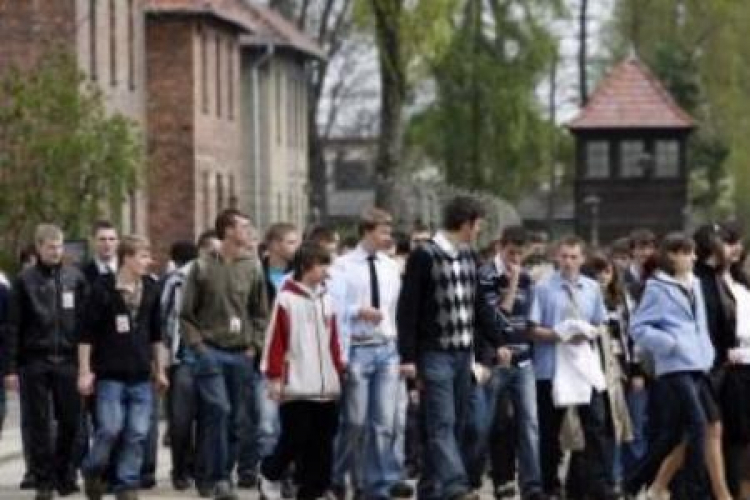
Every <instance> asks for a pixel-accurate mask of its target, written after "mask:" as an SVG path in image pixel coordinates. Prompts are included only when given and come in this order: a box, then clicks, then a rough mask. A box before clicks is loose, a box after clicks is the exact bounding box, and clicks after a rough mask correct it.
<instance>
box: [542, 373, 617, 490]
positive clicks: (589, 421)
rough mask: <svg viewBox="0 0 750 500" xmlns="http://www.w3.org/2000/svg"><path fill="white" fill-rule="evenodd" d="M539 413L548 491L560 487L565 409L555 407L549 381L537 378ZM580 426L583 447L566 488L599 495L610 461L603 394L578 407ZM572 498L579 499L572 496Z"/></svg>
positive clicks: (595, 395)
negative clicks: (559, 473)
mask: <svg viewBox="0 0 750 500" xmlns="http://www.w3.org/2000/svg"><path fill="white" fill-rule="evenodd" d="M537 401H538V405H537V406H538V408H537V409H538V412H539V445H540V451H541V453H540V457H541V466H542V467H541V468H542V484H543V485H544V491H545V492H546V493H547V494H551V493H553V492H557V491H559V490H560V479H559V477H558V470H559V467H560V460H561V458H562V452H561V449H560V428H561V427H562V422H563V417H564V416H565V411H566V408H557V407H556V406H555V405H554V402H553V400H552V382H551V381H549V380H538V381H537ZM577 409H578V415H579V417H580V419H581V426H582V427H583V433H584V438H585V441H586V447H585V449H584V451H583V452H582V453H581V454H580V455H579V458H577V459H576V462H575V466H574V467H572V470H570V471H569V477H570V479H571V480H570V481H568V484H567V485H566V487H568V488H572V489H573V490H575V492H576V493H577V494H581V495H586V494H587V495H589V496H590V497H592V498H595V499H596V498H602V497H603V496H604V494H605V493H606V492H607V490H608V489H609V486H608V481H609V471H610V470H611V464H610V459H609V454H608V453H607V450H606V413H605V402H604V394H603V393H596V392H592V397H591V403H590V404H588V405H580V406H578V407H577ZM572 498H579V497H578V496H573V497H572Z"/></svg>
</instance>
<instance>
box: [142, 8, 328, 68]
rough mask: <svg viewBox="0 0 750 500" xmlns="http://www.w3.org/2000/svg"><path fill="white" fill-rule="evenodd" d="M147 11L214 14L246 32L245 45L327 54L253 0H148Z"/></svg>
mask: <svg viewBox="0 0 750 500" xmlns="http://www.w3.org/2000/svg"><path fill="white" fill-rule="evenodd" d="M146 11H147V12H148V13H150V14H181V15H204V16H211V17H215V18H217V19H220V20H222V21H224V22H227V23H230V24H233V25H235V26H236V27H238V28H239V29H240V30H242V31H244V32H245V34H243V35H241V36H240V43H241V44H242V45H267V44H273V45H276V46H281V47H287V48H290V49H292V50H296V51H299V52H301V53H304V54H307V55H309V56H312V57H316V58H319V59H325V57H326V55H325V52H324V51H323V48H322V47H321V46H320V45H318V43H317V42H315V40H313V39H312V38H311V37H309V36H308V35H307V34H306V33H304V32H303V31H301V30H300V29H298V28H297V27H296V26H295V25H294V24H292V23H290V22H289V21H287V20H286V19H284V17H283V16H281V15H280V14H279V13H277V12H275V11H274V10H272V9H269V8H267V7H263V6H260V5H255V4H253V3H251V1H250V0H147V1H146Z"/></svg>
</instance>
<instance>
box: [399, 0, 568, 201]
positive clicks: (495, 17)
mask: <svg viewBox="0 0 750 500" xmlns="http://www.w3.org/2000/svg"><path fill="white" fill-rule="evenodd" d="M560 14H561V11H560V6H559V5H558V4H557V3H556V2H549V1H541V0H492V1H490V2H483V1H481V0H467V1H466V2H464V5H463V9H462V12H461V15H460V22H459V25H458V27H457V29H456V32H455V34H454V36H453V38H452V40H451V43H450V45H449V47H448V49H447V50H446V51H445V53H444V55H443V56H442V57H441V58H439V59H437V60H436V61H435V63H434V65H433V67H432V69H433V77H434V80H435V84H436V85H435V86H436V99H435V101H434V103H433V104H432V105H431V106H429V107H428V108H427V109H426V110H424V111H423V112H422V113H420V114H419V115H417V116H416V117H414V119H413V120H412V122H411V124H410V130H409V135H408V137H409V144H410V146H411V147H416V148H419V149H421V150H422V151H424V153H425V154H426V155H427V156H428V157H430V158H432V159H433V160H434V161H436V162H437V163H438V164H440V165H441V166H442V167H443V171H444V173H445V177H446V180H447V181H448V182H450V183H451V184H455V185H457V186H461V187H465V188H469V189H479V190H484V191H488V192H492V193H495V194H498V195H501V196H504V197H506V198H508V199H510V200H517V199H518V198H519V197H520V196H521V194H523V193H524V192H526V191H527V190H528V189H529V188H530V187H533V186H534V185H536V184H538V183H539V181H540V179H541V178H542V177H543V176H544V175H545V174H544V172H546V171H547V170H548V169H549V162H550V158H549V153H548V150H549V142H550V138H551V137H555V136H558V135H559V131H557V129H556V128H555V127H554V125H552V124H550V123H549V121H548V120H547V119H546V118H545V116H544V113H543V112H542V107H541V105H540V103H539V100H538V97H537V95H536V89H537V87H538V84H539V83H540V82H541V81H543V80H544V79H545V78H547V76H548V74H549V71H550V67H551V66H552V65H553V62H554V60H555V57H556V47H557V41H556V40H555V39H554V37H553V36H552V35H551V33H550V32H549V29H548V23H547V21H548V20H549V18H550V17H554V16H558V15H560ZM550 129H552V130H550ZM556 138H558V137H556ZM558 139H559V138H558Z"/></svg>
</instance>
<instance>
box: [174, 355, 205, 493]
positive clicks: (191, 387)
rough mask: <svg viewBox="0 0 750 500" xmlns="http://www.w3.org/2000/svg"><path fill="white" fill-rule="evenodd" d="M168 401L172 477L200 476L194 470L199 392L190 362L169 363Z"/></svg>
mask: <svg viewBox="0 0 750 500" xmlns="http://www.w3.org/2000/svg"><path fill="white" fill-rule="evenodd" d="M167 405H168V406H167V414H168V416H169V433H170V448H171V452H172V477H173V478H175V479H186V478H190V477H195V478H196V479H199V477H198V475H197V474H196V472H197V470H196V458H197V453H196V433H197V428H198V425H197V424H198V421H197V419H198V392H197V388H196V386H195V379H194V378H193V368H192V367H191V366H190V365H187V364H184V363H181V364H178V365H173V366H171V367H170V369H169V397H168V400H167Z"/></svg>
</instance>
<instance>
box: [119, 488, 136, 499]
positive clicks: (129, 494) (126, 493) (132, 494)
mask: <svg viewBox="0 0 750 500" xmlns="http://www.w3.org/2000/svg"><path fill="white" fill-rule="evenodd" d="M115 499H116V500H138V490H123V491H118V492H117V494H116V495H115Z"/></svg>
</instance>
